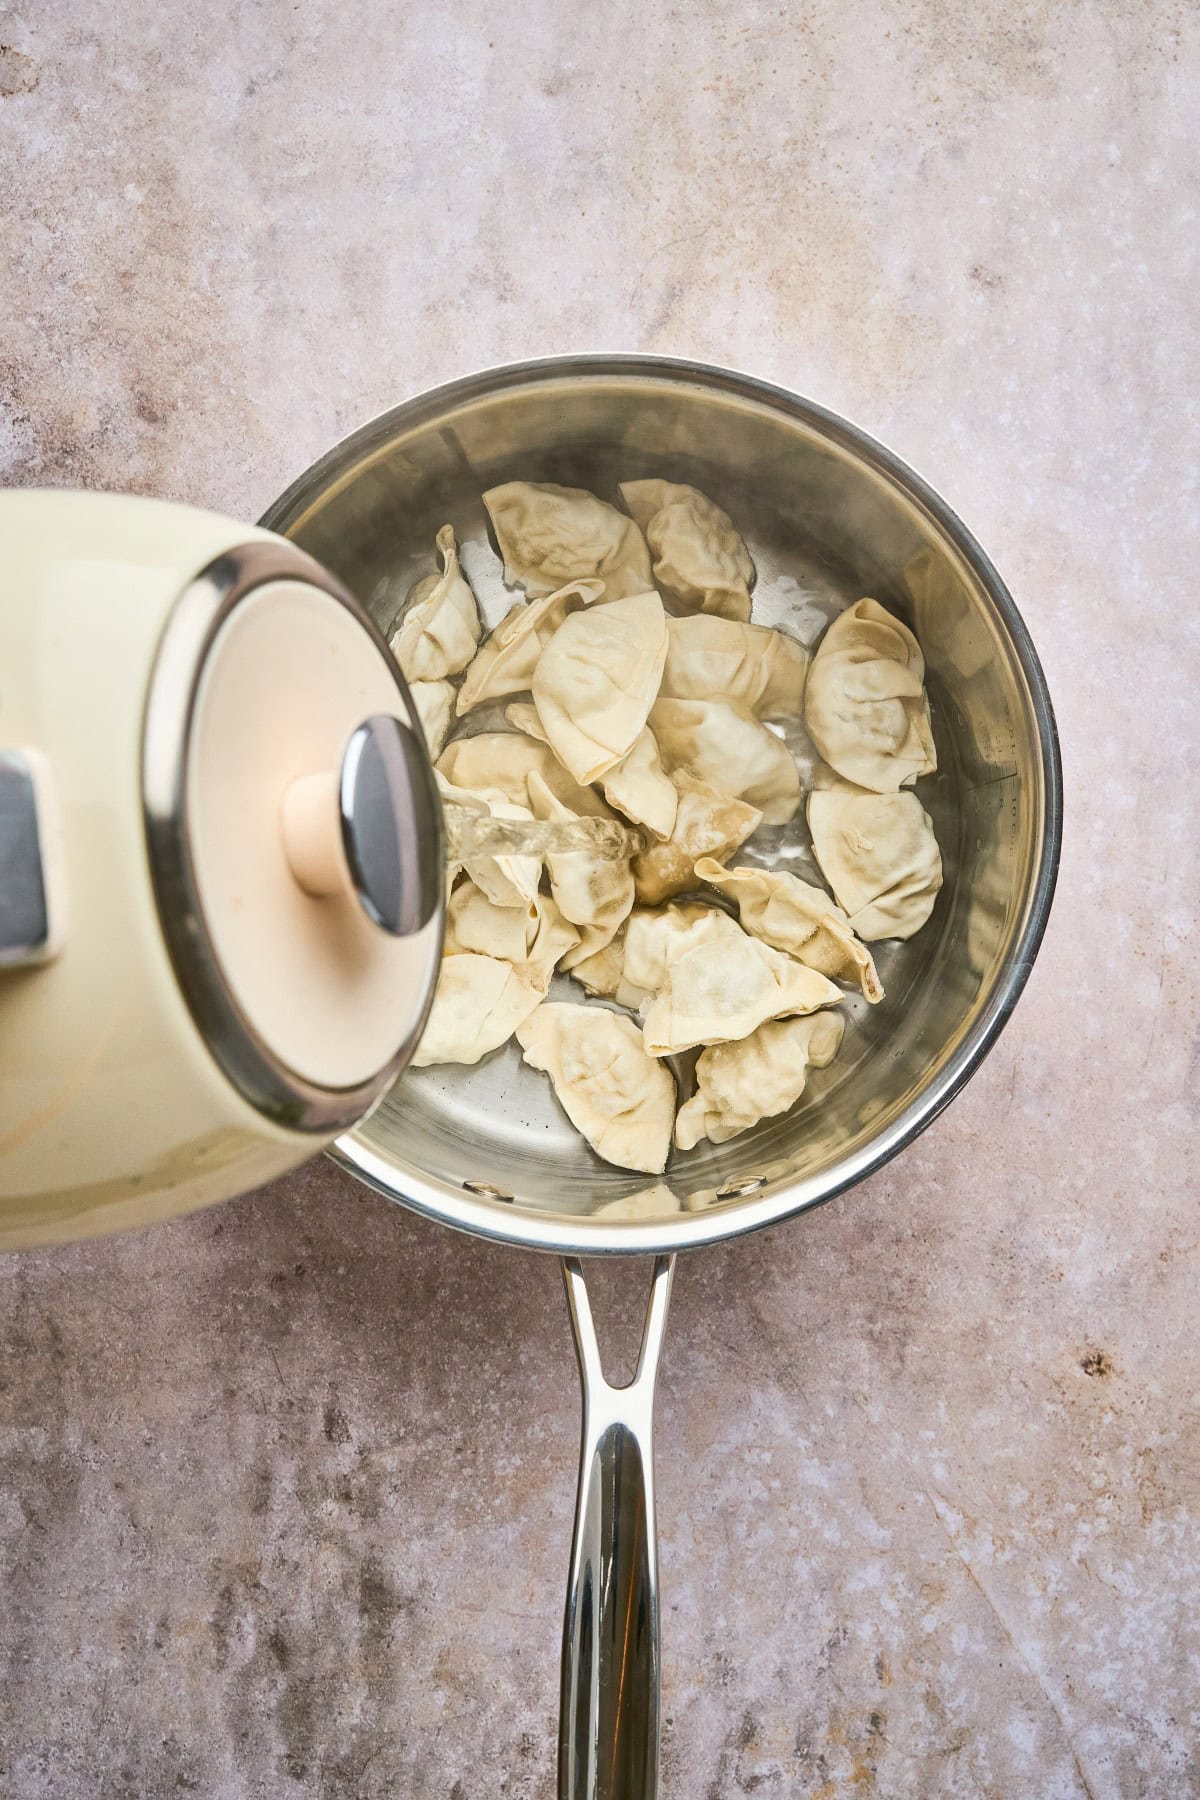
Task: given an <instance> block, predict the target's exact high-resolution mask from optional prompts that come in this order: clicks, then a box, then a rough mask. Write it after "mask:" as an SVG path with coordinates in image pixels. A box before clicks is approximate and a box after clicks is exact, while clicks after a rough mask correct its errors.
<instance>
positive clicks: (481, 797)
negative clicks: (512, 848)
mask: <svg viewBox="0 0 1200 1800" xmlns="http://www.w3.org/2000/svg"><path fill="white" fill-rule="evenodd" d="M434 779H435V780H436V782H437V787H438V793H439V794H440V795H441V797H442V799H443V801H445V802H447V803H449V804H452V805H455V806H461V807H463V808H464V809H465V811H467V812H473V813H481V812H482V813H488V814H490V815H491V817H492V818H493V819H514V820H516V819H529V820H532V818H533V814H532V813H531V812H530V810H529V808H528V807H527V806H517V805H514V804H513V803H512V802H510V801H509V800H508V798H507V796H506V795H505V794H504V793H503V792H502V791H501V790H500V789H499V788H469V789H468V788H460V787H456V786H455V785H454V784H453V783H452V782H450V781H447V779H446V777H445V776H444V775H443V774H442V772H441V770H440V769H435V771H434ZM461 866H462V867H463V868H464V869H465V870H466V871H467V874H468V875H469V876H470V877H471V880H472V881H473V882H474V883H475V884H476V886H477V887H481V888H482V889H483V891H484V893H485V894H486V895H487V897H488V899H489V900H490V901H491V902H492V903H493V905H495V906H524V905H526V904H527V903H528V902H529V901H531V900H532V899H534V898H535V896H536V894H537V891H538V886H539V883H540V881H541V877H542V859H541V857H540V856H521V855H511V854H504V855H497V854H494V853H481V854H480V855H478V856H467V857H464V858H463V860H462V865H461Z"/></svg>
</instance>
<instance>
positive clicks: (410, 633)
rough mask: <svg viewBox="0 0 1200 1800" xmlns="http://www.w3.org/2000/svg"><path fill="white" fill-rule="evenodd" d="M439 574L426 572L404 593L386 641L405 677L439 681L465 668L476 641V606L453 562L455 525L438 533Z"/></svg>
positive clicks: (477, 623)
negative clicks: (407, 593)
mask: <svg viewBox="0 0 1200 1800" xmlns="http://www.w3.org/2000/svg"><path fill="white" fill-rule="evenodd" d="M437 547H438V554H439V555H440V557H441V559H442V572H441V574H440V575H427V576H426V577H425V579H424V580H423V581H418V582H417V583H416V585H415V587H413V588H412V589H411V590H410V592H409V595H408V599H407V602H406V603H405V608H404V612H403V613H402V614H401V617H400V621H399V623H398V624H397V626H396V629H395V630H394V631H393V633H392V636H391V641H390V648H391V652H392V655H393V656H394V657H395V658H396V661H397V662H398V663H399V664H400V669H401V673H402V674H403V675H404V677H405V679H406V680H408V681H444V680H445V678H446V676H447V675H457V674H458V673H459V671H460V670H461V669H465V668H466V666H467V664H468V663H469V662H470V660H471V658H472V657H473V656H474V654H475V646H476V644H477V643H478V642H479V632H480V623H479V608H478V607H477V606H476V604H475V596H474V594H473V593H472V592H471V589H470V587H469V585H468V583H467V578H466V576H465V575H464V574H463V572H462V570H461V568H460V567H459V562H458V550H457V547H456V545H455V542H454V527H453V526H452V525H443V526H442V529H441V530H440V531H439V532H438V534H437Z"/></svg>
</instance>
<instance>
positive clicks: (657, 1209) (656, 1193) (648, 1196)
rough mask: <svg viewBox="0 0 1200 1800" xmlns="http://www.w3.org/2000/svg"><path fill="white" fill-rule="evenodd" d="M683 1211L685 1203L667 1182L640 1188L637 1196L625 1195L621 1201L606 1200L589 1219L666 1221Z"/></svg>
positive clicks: (596, 1207) (595, 1208)
mask: <svg viewBox="0 0 1200 1800" xmlns="http://www.w3.org/2000/svg"><path fill="white" fill-rule="evenodd" d="M682 1211H683V1201H682V1200H681V1199H680V1198H679V1195H678V1194H676V1193H673V1192H672V1190H671V1189H670V1188H669V1187H668V1186H667V1184H666V1182H665V1181H656V1182H655V1184H654V1186H653V1187H648V1188H639V1189H638V1191H637V1193H636V1194H623V1195H622V1196H621V1198H620V1199H619V1200H606V1201H605V1202H604V1204H603V1206H594V1207H593V1208H592V1210H591V1212H589V1213H588V1215H587V1217H588V1218H589V1219H626V1220H634V1219H666V1218H670V1217H671V1216H672V1215H673V1214H675V1213H679V1212H682Z"/></svg>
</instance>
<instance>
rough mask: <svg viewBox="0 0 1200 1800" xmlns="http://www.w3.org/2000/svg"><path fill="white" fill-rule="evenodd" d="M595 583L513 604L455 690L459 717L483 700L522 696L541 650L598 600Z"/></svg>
mask: <svg viewBox="0 0 1200 1800" xmlns="http://www.w3.org/2000/svg"><path fill="white" fill-rule="evenodd" d="M603 594H604V587H603V584H602V583H601V582H599V581H570V582H568V583H567V584H566V586H565V587H561V588H558V589H556V591H555V592H554V593H552V594H547V595H545V596H544V598H542V599H540V600H529V601H525V600H518V601H517V602H516V604H515V605H514V606H510V607H509V609H508V611H507V612H506V613H505V615H504V617H503V618H502V619H501V621H500V623H499V624H498V625H497V627H496V629H495V630H494V631H493V632H492V634H491V636H490V637H489V638H488V639H487V641H486V642H485V643H484V644H483V645H482V646H481V648H480V651H479V654H478V656H476V658H475V660H474V662H473V663H472V664H471V666H470V668H469V669H468V670H467V677H466V680H465V681H464V682H463V684H462V686H461V688H459V690H458V711H459V715H460V716H461V715H462V714H463V713H468V712H470V711H471V710H472V708H473V707H476V706H481V705H482V704H483V702H484V701H485V700H501V699H503V698H504V696H505V695H506V694H521V693H524V692H525V691H526V690H527V689H528V687H529V686H530V683H531V682H532V680H533V672H534V670H535V669H536V668H537V666H538V662H539V660H540V659H541V654H542V651H543V650H544V649H545V647H546V645H547V644H548V643H549V642H550V639H551V638H552V637H553V636H554V634H555V632H556V631H557V630H558V628H559V626H560V625H561V624H562V622H563V620H564V619H565V618H566V617H567V616H568V614H570V613H573V612H577V611H579V610H580V608H582V607H585V606H592V605H594V604H595V602H596V601H597V600H599V599H601V598H602V596H603Z"/></svg>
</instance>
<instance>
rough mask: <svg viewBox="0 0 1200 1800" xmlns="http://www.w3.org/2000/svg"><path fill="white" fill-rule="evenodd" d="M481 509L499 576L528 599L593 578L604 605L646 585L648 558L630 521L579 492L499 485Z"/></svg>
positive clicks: (509, 483)
mask: <svg viewBox="0 0 1200 1800" xmlns="http://www.w3.org/2000/svg"><path fill="white" fill-rule="evenodd" d="M483 504H484V505H485V506H486V507H487V509H488V513H489V514H490V516H491V521H492V527H493V529H494V531H495V533H496V542H497V543H498V544H499V546H500V554H501V556H502V557H503V558H504V579H505V580H506V581H507V582H509V583H510V584H511V583H514V582H519V583H520V585H521V586H522V587H523V588H524V589H525V592H526V593H527V594H528V595H529V596H530V598H531V599H534V598H536V597H537V596H539V595H541V594H551V593H553V592H554V589H555V588H557V587H561V586H562V584H563V583H564V582H566V581H574V580H576V579H578V578H579V577H580V576H594V577H595V578H596V579H597V580H599V581H602V582H603V584H604V597H605V599H606V600H620V599H623V598H624V597H625V595H626V594H644V593H645V592H646V590H647V588H650V587H653V585H654V584H653V582H652V580H651V578H650V553H649V551H648V550H647V548H646V543H645V540H644V538H643V537H642V534H641V532H640V531H639V530H638V528H637V526H636V525H635V524H634V522H633V520H632V519H628V518H626V516H625V514H624V513H623V512H618V510H617V508H616V507H615V506H609V505H608V504H607V502H606V501H604V500H599V499H597V497H596V495H595V494H589V493H588V491H587V489H586V488H568V487H556V486H555V485H554V484H553V483H552V482H538V481H506V482H505V483H504V484H503V485H502V486H501V487H494V488H489V489H488V491H487V493H486V494H485V495H484V496H483Z"/></svg>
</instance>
